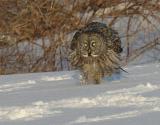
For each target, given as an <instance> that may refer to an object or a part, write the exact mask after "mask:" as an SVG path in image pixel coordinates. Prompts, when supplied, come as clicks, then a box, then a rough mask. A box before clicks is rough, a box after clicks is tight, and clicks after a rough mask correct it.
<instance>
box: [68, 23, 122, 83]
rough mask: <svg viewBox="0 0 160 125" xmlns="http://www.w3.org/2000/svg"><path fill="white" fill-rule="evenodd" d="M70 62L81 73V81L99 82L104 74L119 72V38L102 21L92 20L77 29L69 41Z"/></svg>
mask: <svg viewBox="0 0 160 125" xmlns="http://www.w3.org/2000/svg"><path fill="white" fill-rule="evenodd" d="M70 49H71V52H70V55H69V59H70V63H71V65H72V66H73V67H74V68H75V69H79V70H80V71H81V73H82V83H85V84H88V83H95V84H99V83H100V82H101V79H102V78H103V77H104V76H110V75H112V74H113V73H115V72H119V70H120V69H121V68H120V53H121V52H122V48H121V40H120V38H119V36H118V33H117V32H116V31H115V30H113V29H111V28H109V27H107V26H106V25H105V24H103V23H99V22H92V23H90V24H88V25H86V26H85V27H83V28H81V29H79V30H78V31H77V32H76V33H75V35H74V36H73V39H72V41H71V46H70Z"/></svg>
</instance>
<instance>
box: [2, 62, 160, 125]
mask: <svg viewBox="0 0 160 125" xmlns="http://www.w3.org/2000/svg"><path fill="white" fill-rule="evenodd" d="M124 69H125V70H126V71H127V72H128V73H122V74H121V75H119V77H114V75H113V76H112V77H111V78H106V79H104V80H103V82H102V84H100V85H81V84H80V81H79V72H78V71H63V72H50V73H32V74H19V75H5V76H0V125H117V124H118V125H159V124H160V64H159V63H152V64H146V65H140V66H129V67H125V68H124Z"/></svg>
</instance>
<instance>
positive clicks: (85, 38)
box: [75, 33, 105, 58]
mask: <svg viewBox="0 0 160 125" xmlns="http://www.w3.org/2000/svg"><path fill="white" fill-rule="evenodd" d="M75 47H76V46H75ZM76 48H77V49H78V52H79V54H80V56H81V57H84V58H86V57H92V58H95V57H98V56H100V55H101V53H103V52H104V49H105V44H104V39H103V38H102V36H100V35H99V34H96V33H82V34H81V35H80V36H79V37H78V38H77V47H76ZM76 48H75V49H76Z"/></svg>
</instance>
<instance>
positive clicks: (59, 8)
mask: <svg viewBox="0 0 160 125" xmlns="http://www.w3.org/2000/svg"><path fill="white" fill-rule="evenodd" d="M92 21H100V22H104V23H106V24H107V25H108V26H110V27H113V28H114V29H116V30H117V31H118V32H119V34H120V37H121V40H122V44H123V48H124V53H123V54H122V57H123V62H122V63H123V65H126V64H128V63H130V62H134V61H135V60H136V59H137V60H140V58H142V57H143V55H145V53H148V52H150V53H149V57H150V58H151V59H150V61H151V60H152V61H153V60H154V61H155V60H160V57H159V56H158V55H160V40H159V39H160V38H159V37H160V1H159V0H1V1H0V74H11V73H26V72H44V71H57V70H70V69H71V67H70V65H69V63H68V59H67V57H68V56H67V54H68V51H69V45H70V41H71V39H72V36H73V34H74V32H75V31H76V30H77V29H79V28H81V27H83V26H85V25H86V24H87V23H89V22H92ZM149 57H148V56H147V57H146V58H145V59H143V60H146V61H147V60H148V58H149ZM141 63H143V61H142V62H141Z"/></svg>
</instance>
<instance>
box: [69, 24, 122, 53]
mask: <svg viewBox="0 0 160 125" xmlns="http://www.w3.org/2000/svg"><path fill="white" fill-rule="evenodd" d="M82 33H97V34H100V35H101V36H102V37H103V38H104V40H105V42H106V45H107V47H108V48H110V49H113V50H114V51H115V52H117V53H121V52H122V48H121V40H120V38H119V35H118V32H117V31H115V30H113V29H111V28H109V27H107V26H106V24H104V23H99V22H92V23H89V24H88V25H87V26H86V27H84V28H81V29H79V30H78V31H77V32H76V33H75V35H74V36H73V39H72V41H71V49H72V50H74V49H75V48H76V46H77V39H78V37H79V36H80V35H81V34H82Z"/></svg>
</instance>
